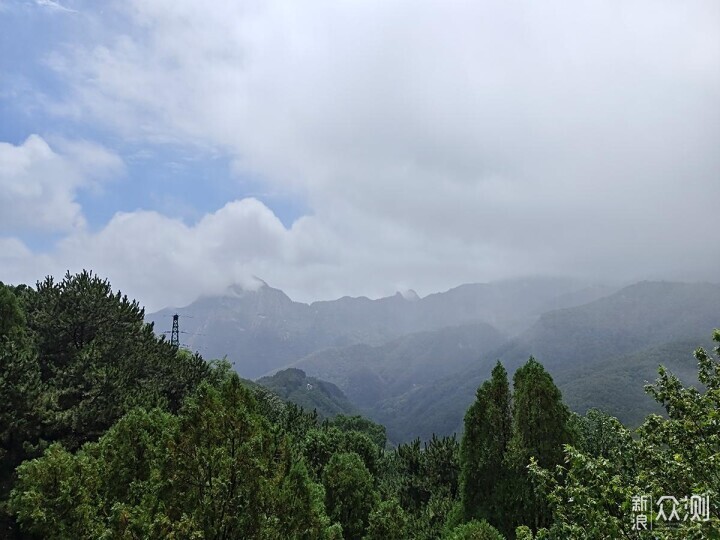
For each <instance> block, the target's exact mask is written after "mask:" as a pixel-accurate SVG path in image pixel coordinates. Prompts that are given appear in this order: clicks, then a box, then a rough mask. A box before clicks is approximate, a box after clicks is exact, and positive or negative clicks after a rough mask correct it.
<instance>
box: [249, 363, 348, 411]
mask: <svg viewBox="0 0 720 540" xmlns="http://www.w3.org/2000/svg"><path fill="white" fill-rule="evenodd" d="M255 382H256V383H257V384H259V385H261V386H264V387H265V388H267V389H268V390H271V391H272V392H274V393H275V394H277V395H278V396H280V397H281V398H283V399H284V400H286V401H290V402H292V403H295V404H296V405H300V406H301V407H303V408H304V409H306V410H308V411H312V410H313V409H315V410H317V412H318V414H319V415H320V416H321V417H324V418H328V417H332V416H335V415H338V414H345V415H354V414H358V409H357V408H356V407H355V406H354V405H352V404H351V403H350V402H349V401H348V399H347V398H346V397H345V395H344V394H343V393H342V391H341V390H340V389H339V388H338V387H337V386H335V385H334V384H332V383H329V382H327V381H322V380H320V379H316V378H315V377H308V376H306V375H305V372H303V371H302V370H300V369H292V368H291V369H285V370H283V371H278V372H277V373H276V374H275V375H273V376H271V377H263V378H261V379H258V380H257V381H255Z"/></svg>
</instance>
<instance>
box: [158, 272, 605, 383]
mask: <svg viewBox="0 0 720 540" xmlns="http://www.w3.org/2000/svg"><path fill="white" fill-rule="evenodd" d="M608 290H610V289H609V288H608V287H603V286H591V285H589V284H587V283H583V282H579V281H577V280H572V279H565V278H529V279H523V280H510V281H503V282H497V283H487V284H467V285H461V286H459V287H456V288H454V289H450V290H449V291H446V292H444V293H437V294H431V295H429V296H427V297H425V298H422V299H420V298H418V297H417V295H409V294H408V293H404V294H403V293H397V294H395V295H393V296H389V297H385V298H380V299H377V300H371V299H369V298H365V297H359V298H351V297H347V296H346V297H343V298H340V299H337V300H333V301H321V302H313V303H312V304H305V303H301V302H295V301H293V300H291V299H290V298H289V297H288V296H287V295H286V294H285V293H284V292H282V291H281V290H279V289H275V288H273V287H271V286H269V285H267V284H266V283H264V282H259V283H258V285H257V286H254V287H251V288H248V287H246V288H242V287H233V288H232V289H229V290H228V291H227V293H226V294H225V295H222V296H215V297H204V298H200V299H199V300H197V301H195V302H193V303H192V304H190V305H189V306H186V307H184V308H180V309H176V308H167V309H164V310H161V311H158V312H156V313H153V314H150V315H148V316H147V320H148V321H152V322H154V323H155V330H156V332H167V331H169V330H170V326H171V320H172V315H173V314H174V313H176V312H177V313H179V314H180V326H181V328H180V329H181V332H182V333H181V340H180V341H181V343H182V344H185V345H186V346H187V347H188V348H190V349H192V350H199V351H200V352H201V353H202V354H203V355H204V356H205V357H206V358H222V357H224V356H227V357H228V358H229V359H230V360H232V361H233V362H234V366H235V369H236V370H237V372H238V373H239V374H240V375H241V376H243V377H249V378H255V377H259V376H261V375H264V374H266V373H269V372H271V371H273V370H274V369H278V368H281V367H284V366H288V365H290V364H292V363H293V362H295V361H297V360H300V359H301V358H303V357H305V356H307V355H309V354H311V353H313V352H316V351H319V350H322V349H325V348H329V347H335V348H338V347H344V346H348V345H353V344H360V343H362V344H366V345H373V346H376V345H380V344H382V343H385V342H387V341H389V340H392V339H394V338H397V337H400V336H403V335H406V334H410V333H415V332H423V331H431V330H438V329H440V328H446V327H450V326H457V325H466V324H475V323H486V324H490V325H492V326H493V327H495V328H496V329H498V330H499V331H500V332H503V333H506V334H510V335H512V334H514V333H516V332H519V331H521V330H523V329H525V328H527V327H529V326H530V325H531V324H532V323H533V322H534V321H535V320H536V319H537V318H538V317H539V316H540V315H541V314H542V313H544V312H545V311H547V310H549V309H557V308H562V307H569V306H573V305H578V304H582V303H584V302H586V301H589V300H592V299H595V298H598V297H601V296H603V295H604V294H606V293H607V292H608Z"/></svg>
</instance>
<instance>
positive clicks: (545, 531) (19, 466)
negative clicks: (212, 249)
mask: <svg viewBox="0 0 720 540" xmlns="http://www.w3.org/2000/svg"><path fill="white" fill-rule="evenodd" d="M714 339H715V341H717V342H718V344H720V332H717V331H716V333H715V335H714ZM557 345H558V346H560V345H561V344H557ZM688 352H690V351H688ZM716 352H717V353H718V354H720V346H719V347H718V348H717V349H716ZM695 358H696V360H697V365H698V372H697V373H698V374H697V379H698V381H699V384H698V385H697V388H695V387H692V386H684V385H683V384H682V383H680V381H679V380H678V379H677V378H676V377H675V376H674V375H672V374H671V373H670V372H668V371H667V370H665V369H664V368H662V367H661V368H660V369H659V376H658V378H657V380H656V382H655V383H654V384H652V385H648V386H647V388H646V391H647V392H648V393H649V394H650V395H651V396H653V397H654V398H655V400H656V401H657V402H658V403H659V404H660V405H661V406H662V407H663V409H664V413H665V414H664V415H662V416H660V415H650V416H648V417H646V418H645V419H644V421H643V422H642V424H641V426H640V427H639V428H638V429H635V430H630V429H628V428H627V427H625V426H624V425H623V424H622V423H621V422H620V421H619V420H617V419H616V418H613V417H612V416H609V415H607V414H605V413H603V412H601V411H599V410H590V411H588V412H587V414H585V415H583V416H580V415H577V414H575V413H573V412H571V411H570V409H569V408H568V407H567V406H566V405H565V404H564V402H563V399H562V396H561V393H560V390H559V389H558V388H557V386H556V385H555V382H554V381H553V379H552V377H551V376H550V374H549V373H548V372H547V371H546V370H545V368H544V367H543V365H542V364H541V362H539V361H538V360H536V359H534V358H532V357H530V359H529V360H527V361H526V362H525V363H524V364H523V365H521V366H520V367H519V368H518V369H517V370H516V371H515V372H514V374H513V376H512V378H511V379H510V378H509V375H508V372H507V371H506V369H505V367H503V365H502V364H501V363H500V362H498V363H497V365H496V366H495V368H494V369H493V371H492V376H491V378H490V379H489V380H487V381H485V382H483V383H482V384H481V385H480V387H479V388H477V392H476V396H475V401H474V403H473V404H472V405H471V407H470V408H469V409H468V410H467V412H466V414H465V418H464V430H463V432H462V436H461V437H460V438H458V437H456V436H449V437H448V436H445V437H436V436H432V437H431V438H430V439H429V440H427V441H420V440H419V439H416V440H414V441H412V442H410V443H407V444H401V445H398V446H396V447H391V445H389V444H388V443H387V440H386V434H385V429H384V427H383V426H381V425H379V424H376V423H374V422H372V421H370V420H367V419H365V418H363V417H361V416H357V415H354V411H353V410H352V409H350V408H347V409H344V408H343V407H344V405H342V406H340V405H337V403H339V402H336V401H332V402H330V401H327V402H323V403H324V404H325V405H326V406H327V407H328V408H329V410H330V412H331V413H333V414H335V413H338V412H340V413H344V414H336V415H334V416H332V415H326V414H318V412H317V411H316V410H310V409H309V407H308V408H307V409H304V408H302V407H300V406H298V405H296V404H293V403H289V402H286V401H285V399H286V398H288V396H289V395H290V394H292V392H294V389H295V388H297V387H299V386H301V385H307V384H316V385H322V384H323V383H322V381H318V380H315V379H312V381H310V382H308V381H309V379H306V378H305V374H304V373H303V372H301V371H299V370H295V371H293V372H290V373H288V374H286V375H285V377H284V378H283V379H282V380H280V379H277V380H275V381H274V382H273V384H274V385H275V386H274V387H273V388H271V389H268V388H266V387H263V386H261V385H258V384H254V383H250V382H249V381H245V380H243V379H241V378H239V377H238V376H237V375H236V374H235V373H234V372H233V371H232V369H231V366H230V364H229V363H228V362H226V361H206V360H204V359H203V358H202V357H201V356H199V355H197V354H191V353H189V352H188V351H186V350H183V349H178V348H177V347H175V346H172V345H171V344H170V343H169V342H168V341H167V340H165V339H164V338H158V337H157V336H156V335H155V333H154V332H153V328H152V325H149V324H146V323H145V321H144V312H143V309H142V308H141V307H140V305H139V304H138V303H137V302H136V301H132V300H130V299H128V298H127V297H124V296H122V295H121V294H120V293H119V292H114V291H113V290H112V287H111V285H110V284H109V283H108V282H107V281H106V280H103V279H101V278H99V277H97V276H95V275H93V274H92V273H89V272H83V273H81V274H77V275H70V274H68V275H66V277H65V278H64V279H63V280H62V281H60V282H55V281H54V280H52V279H51V278H47V279H46V280H45V281H43V282H41V283H38V284H37V286H36V287H34V288H32V287H28V286H23V285H21V286H5V285H2V284H0V444H1V446H0V527H2V528H1V529H0V537H3V538H11V539H12V538H48V539H53V538H57V539H78V538H108V539H109V538H118V539H120V538H122V539H135V538H137V539H144V538H176V539H185V538H187V539H190V538H197V539H201V538H207V539H233V538H258V539H286V538H302V539H315V538H317V539H340V538H346V539H403V538H411V539H415V538H417V539H431V538H446V539H479V540H483V539H501V538H508V539H514V538H517V539H523V540H531V539H541V538H545V539H573V538H575V539H598V540H600V539H614V538H648V539H649V538H720V507H719V506H718V504H719V503H720V362H719V361H718V360H717V358H714V357H713V356H712V355H710V354H709V353H707V352H706V351H705V350H704V349H702V348H699V349H697V350H696V351H695ZM540 360H544V359H542V358H541V359H540ZM325 388H326V390H327V391H328V392H329V394H328V395H335V390H336V389H335V388H334V387H333V386H332V385H330V386H327V387H325ZM308 405H312V404H308ZM671 498H674V499H673V500H674V501H675V502H677V503H678V504H677V508H676V507H675V505H669V504H665V505H664V506H663V504H662V503H663V501H665V503H667V502H668V501H670V499H671ZM658 502H659V503H661V504H657V503H658ZM646 503H647V504H646ZM663 510H664V511H665V514H667V515H663V516H660V515H659V512H662V511H663ZM672 510H676V511H677V513H676V514H673V513H672ZM674 516H677V519H675V518H674Z"/></svg>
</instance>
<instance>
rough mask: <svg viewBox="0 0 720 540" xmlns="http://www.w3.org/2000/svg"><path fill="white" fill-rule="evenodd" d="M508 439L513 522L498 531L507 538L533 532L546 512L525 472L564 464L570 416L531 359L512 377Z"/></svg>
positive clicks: (549, 379)
mask: <svg viewBox="0 0 720 540" xmlns="http://www.w3.org/2000/svg"><path fill="white" fill-rule="evenodd" d="M513 390H514V392H513V423H512V438H511V440H510V443H509V445H508V452H507V455H506V463H507V465H508V466H509V467H510V469H511V478H510V484H509V485H508V494H509V495H511V496H512V499H511V501H512V503H513V504H512V507H511V508H512V509H511V510H510V511H509V512H508V515H509V516H510V517H512V521H511V523H510V524H509V525H510V526H509V527H508V525H507V524H506V525H505V527H503V530H504V531H505V532H506V534H511V531H513V530H514V529H515V527H516V526H518V525H529V526H530V527H532V528H533V530H538V529H539V528H541V527H545V526H547V524H548V523H549V521H550V509H549V508H548V504H547V501H546V499H545V495H544V494H543V493H542V492H540V491H539V490H538V489H537V486H535V485H534V484H533V482H532V481H531V479H530V477H529V474H528V470H527V467H528V465H529V464H530V461H531V460H533V461H534V462H537V463H539V464H540V466H541V467H549V468H554V467H555V466H556V465H559V464H561V463H563V461H564V454H563V445H565V444H568V443H569V442H570V431H569V428H568V421H569V418H570V412H569V410H568V408H567V406H566V405H565V404H563V402H562V395H561V393H560V390H559V389H558V388H557V386H555V383H554V382H553V380H552V377H551V376H550V374H549V373H548V372H547V371H546V370H545V368H544V367H543V366H542V365H541V364H540V363H539V362H538V361H537V360H535V359H534V358H532V357H530V359H529V360H528V361H527V363H526V364H525V365H524V366H522V367H521V368H519V369H518V370H517V371H516V372H515V376H514V377H513Z"/></svg>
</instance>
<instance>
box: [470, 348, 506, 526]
mask: <svg viewBox="0 0 720 540" xmlns="http://www.w3.org/2000/svg"><path fill="white" fill-rule="evenodd" d="M510 437H511V416H510V386H509V384H508V380H507V372H506V371H505V368H504V367H503V366H502V364H501V363H500V362H498V363H497V365H496V366H495V368H494V369H493V371H492V377H491V379H490V380H489V381H485V382H484V383H483V384H482V385H481V386H480V388H478V390H477V394H476V399H475V402H474V403H473V404H472V405H471V406H470V408H469V409H468V411H467V413H466V414H465V431H464V433H463V438H462V443H461V446H460V464H461V475H460V492H461V500H462V508H463V516H464V519H465V521H470V520H472V519H478V520H481V519H486V520H488V521H490V522H491V523H495V524H498V525H499V524H502V523H503V522H504V520H505V514H506V511H507V509H506V496H507V494H506V493H505V490H506V483H507V480H508V478H507V477H508V471H507V468H506V464H505V454H506V451H507V446H508V443H509V441H510Z"/></svg>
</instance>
